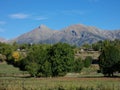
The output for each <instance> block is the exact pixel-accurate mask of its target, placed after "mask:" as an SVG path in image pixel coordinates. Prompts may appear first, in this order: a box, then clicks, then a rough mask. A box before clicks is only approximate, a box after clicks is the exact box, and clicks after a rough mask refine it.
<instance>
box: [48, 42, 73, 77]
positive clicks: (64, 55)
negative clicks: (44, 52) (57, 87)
mask: <svg viewBox="0 0 120 90" xmlns="http://www.w3.org/2000/svg"><path fill="white" fill-rule="evenodd" d="M48 55H49V62H50V63H51V69H52V76H64V75H65V74H66V73H67V72H70V71H71V70H72V68H73V62H74V51H73V49H72V47H71V46H70V45H68V44H66V43H57V44H55V45H53V46H52V47H51V48H50V49H49V51H48Z"/></svg>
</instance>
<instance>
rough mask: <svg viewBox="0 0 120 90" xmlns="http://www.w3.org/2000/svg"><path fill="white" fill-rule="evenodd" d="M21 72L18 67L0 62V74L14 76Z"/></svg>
mask: <svg viewBox="0 0 120 90" xmlns="http://www.w3.org/2000/svg"><path fill="white" fill-rule="evenodd" d="M25 73H26V72H25ZM22 74H23V71H20V70H19V68H16V67H14V66H12V65H8V64H7V63H6V62H3V63H0V76H16V75H22Z"/></svg>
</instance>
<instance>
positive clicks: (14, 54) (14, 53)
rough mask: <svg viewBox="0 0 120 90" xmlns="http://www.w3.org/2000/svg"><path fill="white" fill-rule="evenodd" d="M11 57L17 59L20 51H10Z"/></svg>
mask: <svg viewBox="0 0 120 90" xmlns="http://www.w3.org/2000/svg"><path fill="white" fill-rule="evenodd" d="M12 56H13V58H14V59H15V61H17V60H18V59H19V58H20V53H19V52H18V51H15V52H13V53H12Z"/></svg>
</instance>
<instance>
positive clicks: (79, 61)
mask: <svg viewBox="0 0 120 90" xmlns="http://www.w3.org/2000/svg"><path fill="white" fill-rule="evenodd" d="M83 67H84V63H83V61H82V59H81V58H77V59H75V61H74V68H73V70H74V72H77V73H79V72H80V71H81V70H82V68H83Z"/></svg>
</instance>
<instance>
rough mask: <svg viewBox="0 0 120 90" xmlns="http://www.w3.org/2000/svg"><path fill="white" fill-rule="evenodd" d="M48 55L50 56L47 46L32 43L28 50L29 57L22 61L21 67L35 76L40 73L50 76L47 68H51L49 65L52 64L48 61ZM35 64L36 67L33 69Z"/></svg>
mask: <svg viewBox="0 0 120 90" xmlns="http://www.w3.org/2000/svg"><path fill="white" fill-rule="evenodd" d="M47 57H48V55H47V48H43V46H42V45H40V44H37V45H32V46H31V48H30V49H29V51H28V52H27V57H26V58H23V59H22V60H21V61H20V68H21V69H22V70H27V71H29V73H30V74H31V76H34V77H35V76H39V75H40V73H41V76H49V75H48V74H47V72H49V71H47V70H49V69H48V66H50V64H49V63H48V62H47V61H48V59H47ZM47 64H48V66H47ZM35 65H37V66H35ZM33 66H34V67H35V68H34V69H32V68H33ZM38 66H39V67H38ZM26 67H27V68H26ZM49 68H50V67H49ZM38 74H39V75H38ZM44 74H45V75H44Z"/></svg>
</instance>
